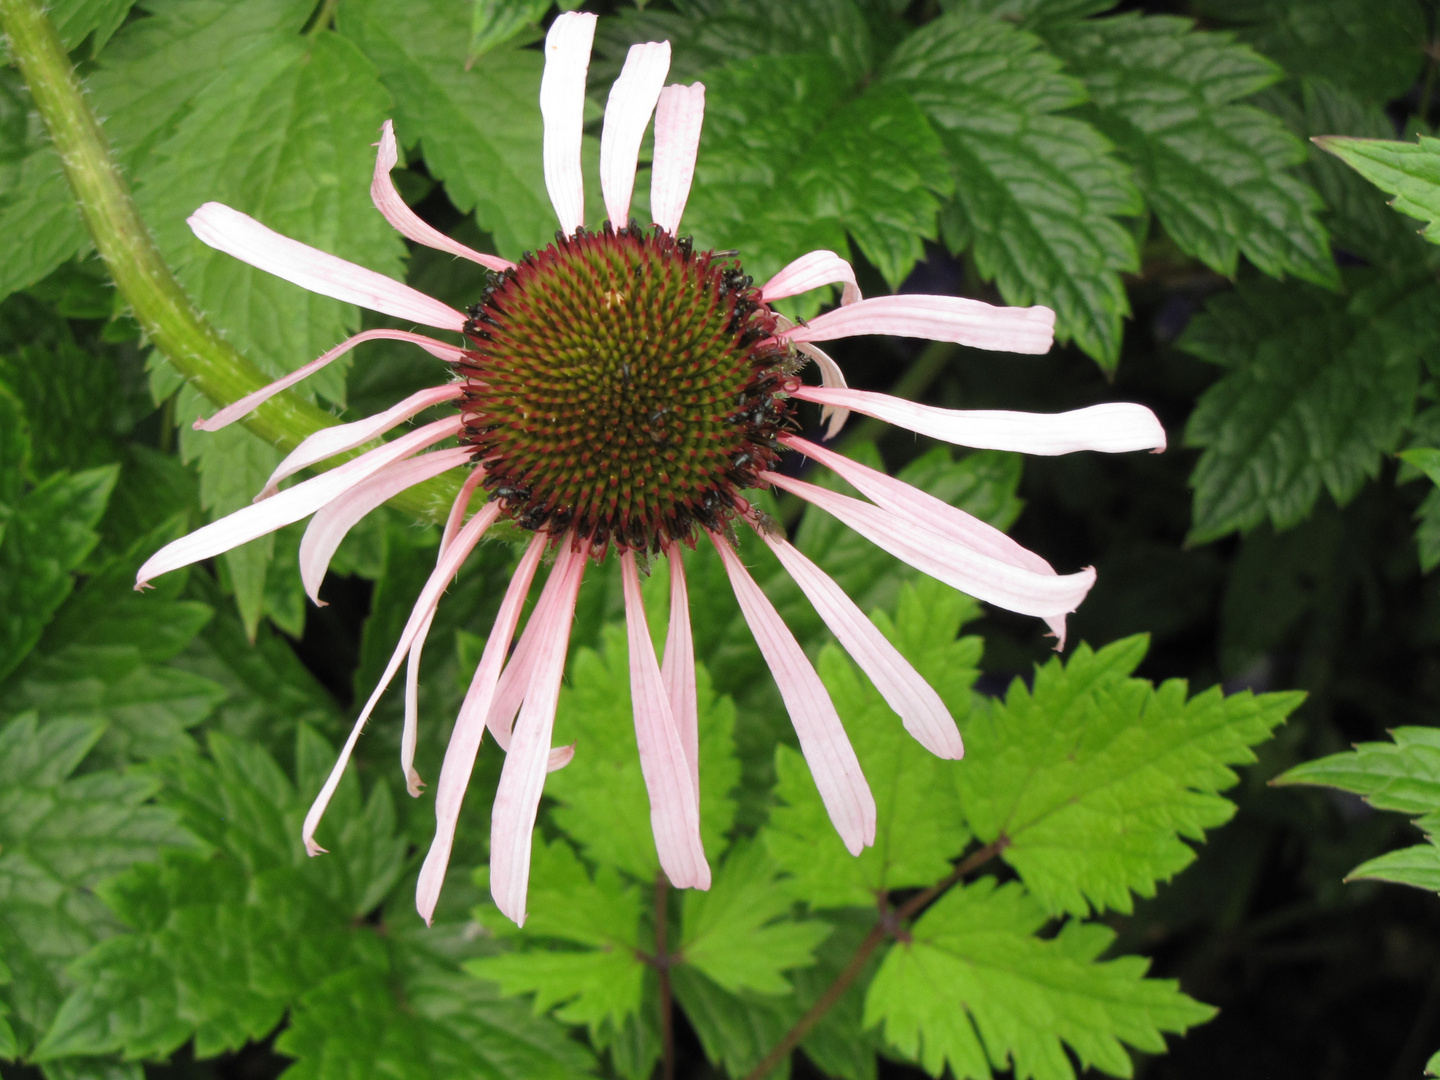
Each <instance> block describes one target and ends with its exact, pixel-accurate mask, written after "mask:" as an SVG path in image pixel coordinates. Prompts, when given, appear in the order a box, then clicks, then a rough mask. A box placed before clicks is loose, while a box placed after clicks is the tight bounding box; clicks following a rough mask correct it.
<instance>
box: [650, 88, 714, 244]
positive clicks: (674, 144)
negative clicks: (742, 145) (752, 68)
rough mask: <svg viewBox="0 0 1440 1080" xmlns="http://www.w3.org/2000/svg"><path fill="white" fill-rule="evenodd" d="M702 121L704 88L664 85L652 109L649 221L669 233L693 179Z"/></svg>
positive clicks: (677, 226) (675, 230) (677, 228)
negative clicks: (653, 147) (652, 136)
mask: <svg viewBox="0 0 1440 1080" xmlns="http://www.w3.org/2000/svg"><path fill="white" fill-rule="evenodd" d="M704 120H705V87H704V85H703V84H702V83H698V82H697V83H692V84H690V85H689V86H678V85H677V86H667V87H665V89H664V90H662V91H661V92H660V102H659V104H658V105H657V106H656V107H655V159H654V163H653V164H652V165H651V168H650V218H651V220H652V221H654V222H655V224H656V225H659V226H660V227H661V228H662V229H665V230H666V231H667V232H670V233H678V232H679V231H680V219H681V218H682V217H683V216H684V214H685V204H686V202H688V201H689V199H690V184H691V183H692V182H693V181H694V179H695V156H696V153H697V152H698V151H699V149H700V128H701V125H702V124H703V123H704Z"/></svg>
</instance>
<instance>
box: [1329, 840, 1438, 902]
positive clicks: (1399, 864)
mask: <svg viewBox="0 0 1440 1080" xmlns="http://www.w3.org/2000/svg"><path fill="white" fill-rule="evenodd" d="M1363 878H1369V879H1371V880H1374V881H1393V882H1395V883H1396V884H1397V885H1414V886H1415V887H1416V888H1417V889H1428V890H1430V891H1431V892H1440V848H1437V847H1436V846H1435V845H1434V844H1416V845H1415V846H1414V847H1408V848H1402V849H1401V850H1399V851H1391V852H1387V853H1386V854H1384V855H1380V856H1377V857H1376V858H1373V859H1369V860H1367V861H1366V862H1363V863H1361V864H1360V865H1359V866H1357V867H1356V868H1355V869H1354V870H1351V871H1350V873H1348V874H1347V875H1345V880H1346V881H1354V880H1357V879H1363Z"/></svg>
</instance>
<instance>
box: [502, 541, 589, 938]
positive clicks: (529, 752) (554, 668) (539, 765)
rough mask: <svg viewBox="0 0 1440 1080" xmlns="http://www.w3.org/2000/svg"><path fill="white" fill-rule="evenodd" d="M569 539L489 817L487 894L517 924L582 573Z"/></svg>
mask: <svg viewBox="0 0 1440 1080" xmlns="http://www.w3.org/2000/svg"><path fill="white" fill-rule="evenodd" d="M569 541H570V538H569V537H566V539H565V542H563V543H562V545H561V548H560V554H559V557H558V558H557V559H556V560H555V567H554V569H552V570H551V572H550V579H549V580H548V581H547V582H545V591H544V592H543V593H542V594H541V597H540V603H539V605H538V606H537V608H536V615H537V616H539V617H540V618H541V619H542V620H543V623H544V630H543V632H542V634H541V636H540V637H539V639H538V640H537V642H536V645H535V651H536V654H537V658H536V661H535V665H534V668H533V670H532V671H531V678H530V685H529V687H528V688H527V689H526V693H525V704H524V706H523V707H522V708H521V710H520V719H519V721H518V722H517V723H516V725H515V733H514V738H513V739H512V740H511V742H510V752H509V753H508V754H507V755H506V756H505V767H504V768H503V769H502V770H501V773H500V786H499V788H498V790H497V791H496V793H495V809H494V812H493V814H492V816H491V819H490V821H491V824H490V894H491V896H493V897H494V898H495V905H496V906H497V907H498V908H499V909H500V910H501V911H502V912H503V913H504V914H505V915H506V916H507V917H508V918H509V919H510V920H511V921H512V922H514V923H515V924H516V925H517V926H524V925H525V894H526V892H527V891H528V889H529V884H530V845H531V841H532V838H533V834H534V830H535V814H536V812H537V811H538V810H539V807H540V794H541V792H542V791H543V790H544V788H545V773H546V772H547V771H548V766H549V759H550V737H551V732H552V731H553V730H554V726H555V706H556V704H557V702H558V701H559V698H560V679H561V676H562V675H563V674H564V672H565V653H566V647H567V645H568V644H569V640H570V624H571V622H572V621H573V620H574V617H575V598H576V596H577V595H578V594H579V591H580V579H581V578H582V577H583V576H584V573H585V558H584V556H582V555H578V554H577V553H576V552H575V551H574V550H572V546H571V543H570V542H569ZM542 607H543V609H544V610H543V614H542V613H541V608H542Z"/></svg>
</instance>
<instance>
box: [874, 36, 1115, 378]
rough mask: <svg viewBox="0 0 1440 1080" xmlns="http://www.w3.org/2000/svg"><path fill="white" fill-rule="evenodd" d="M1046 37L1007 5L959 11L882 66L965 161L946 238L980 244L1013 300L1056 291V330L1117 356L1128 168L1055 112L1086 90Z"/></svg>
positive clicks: (955, 243) (987, 269) (1049, 301)
mask: <svg viewBox="0 0 1440 1080" xmlns="http://www.w3.org/2000/svg"><path fill="white" fill-rule="evenodd" d="M1060 68H1061V63H1060V61H1059V60H1058V59H1057V58H1056V57H1054V56H1051V55H1050V54H1049V53H1048V52H1046V51H1045V50H1044V49H1042V48H1041V47H1040V39H1039V38H1037V37H1035V36H1034V35H1032V34H1028V33H1025V32H1024V31H1021V30H1018V29H1016V28H1015V27H1014V26H1012V25H1011V24H1010V23H1008V22H1004V21H1002V20H1000V19H992V18H986V17H983V16H977V15H974V14H968V13H963V12H955V13H953V14H950V15H946V16H944V17H942V18H940V19H937V20H935V21H934V22H932V23H929V24H928V25H926V26H924V27H922V28H921V29H920V30H917V31H916V32H915V33H913V34H911V35H910V37H909V38H907V39H906V41H905V42H904V44H903V45H901V47H900V48H899V49H898V50H896V52H895V54H894V55H893V56H892V57H891V58H890V61H889V63H888V64H887V66H886V70H885V75H884V78H885V80H886V81H887V82H889V83H890V84H892V85H896V86H900V87H902V88H904V89H905V90H906V91H907V92H908V93H909V94H910V95H911V96H912V97H913V98H914V100H915V102H916V104H918V105H919V106H920V108H921V109H922V110H923V111H924V113H925V115H926V116H927V117H929V119H930V122H931V123H932V124H934V125H935V128H936V129H937V130H938V131H939V133H940V136H941V139H942V141H943V142H944V144H945V149H946V151H947V153H948V155H949V158H950V165H951V168H952V169H953V171H954V173H955V180H956V194H955V201H954V203H953V204H951V206H950V207H948V208H947V210H946V212H945V214H944V215H943V216H942V228H943V230H944V233H945V239H946V242H947V243H948V244H949V245H950V247H951V249H952V250H954V251H956V252H957V253H958V252H960V251H963V250H965V249H967V248H968V249H970V250H971V252H972V253H973V257H974V259H975V264H976V266H977V267H978V269H979V270H980V273H981V274H982V275H984V276H985V277H986V278H993V279H994V280H995V282H996V284H997V285H998V286H999V288H1000V292H1001V294H1002V295H1003V296H1004V297H1005V300H1006V302H1007V303H1011V304H1036V303H1038V304H1046V305H1048V306H1050V307H1053V308H1054V309H1055V312H1056V327H1055V329H1056V336H1057V338H1058V339H1059V340H1061V341H1067V340H1069V339H1071V338H1073V339H1074V340H1075V343H1076V344H1077V345H1079V346H1080V348H1082V349H1084V350H1085V351H1086V352H1087V353H1089V354H1090V355H1091V356H1093V357H1094V358H1095V359H1096V361H1098V362H1099V364H1100V365H1101V367H1103V368H1104V369H1106V370H1107V371H1109V370H1113V369H1114V367H1115V365H1116V363H1117V362H1118V361H1119V356H1120V337H1121V322H1122V320H1123V319H1124V318H1125V316H1126V315H1128V314H1129V313H1130V306H1129V302H1128V301H1127V300H1126V298H1125V289H1124V287H1123V285H1122V283H1121V281H1120V274H1121V273H1122V272H1124V271H1130V270H1135V269H1138V267H1139V259H1138V255H1137V253H1136V249H1135V241H1134V237H1133V235H1132V234H1131V232H1130V231H1129V230H1128V229H1127V228H1126V227H1125V226H1123V225H1122V224H1121V223H1120V222H1118V221H1116V220H1115V215H1132V214H1139V213H1140V212H1141V209H1142V204H1141V202H1140V196H1139V193H1138V191H1137V190H1136V189H1135V186H1134V184H1133V183H1132V181H1131V179H1130V170H1129V169H1128V168H1126V167H1125V166H1124V165H1123V164H1122V163H1121V162H1120V161H1118V160H1117V159H1116V158H1115V157H1114V155H1113V154H1112V152H1111V151H1112V147H1111V145H1110V143H1109V142H1108V141H1107V140H1106V139H1105V138H1104V137H1103V136H1102V135H1101V134H1100V133H1099V132H1097V131H1096V130H1095V129H1094V128H1092V127H1090V126H1089V125H1088V124H1085V123H1082V122H1081V121H1079V120H1075V119H1073V118H1070V117H1065V116H1057V115H1055V114H1056V113H1057V112H1059V111H1061V110H1063V109H1068V108H1072V107H1074V106H1076V105H1079V104H1081V103H1082V102H1083V101H1084V100H1085V96H1086V95H1085V88H1084V86H1083V85H1082V84H1081V83H1080V82H1079V81H1078V80H1076V79H1074V78H1072V77H1070V76H1068V75H1065V74H1063V73H1062V72H1061V70H1060Z"/></svg>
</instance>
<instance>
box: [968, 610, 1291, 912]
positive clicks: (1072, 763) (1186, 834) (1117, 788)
mask: <svg viewBox="0 0 1440 1080" xmlns="http://www.w3.org/2000/svg"><path fill="white" fill-rule="evenodd" d="M1147 645H1148V642H1147V640H1146V638H1144V637H1143V636H1141V637H1133V638H1127V639H1125V640H1122V641H1118V642H1116V643H1114V644H1113V645H1108V646H1106V647H1105V648H1103V649H1101V650H1100V651H1099V652H1093V651H1092V650H1091V649H1090V648H1089V646H1086V645H1081V646H1080V647H1079V648H1077V649H1076V650H1075V651H1074V653H1073V654H1072V655H1071V657H1070V659H1069V662H1068V663H1066V664H1064V665H1062V664H1061V662H1060V661H1059V660H1058V659H1054V660H1051V661H1050V662H1049V663H1047V664H1045V666H1043V667H1041V668H1040V669H1039V670H1038V671H1037V672H1036V675H1035V683H1034V689H1033V690H1030V689H1027V688H1026V686H1025V684H1024V683H1022V682H1020V681H1019V680H1016V681H1015V682H1014V683H1013V684H1012V685H1011V687H1010V691H1009V693H1008V694H1007V695H1006V697H1005V700H1004V702H1003V703H1002V702H998V701H997V702H995V703H993V704H991V705H990V706H989V707H988V708H985V709H977V710H976V712H975V714H974V717H973V719H972V720H971V722H970V725H969V726H968V727H967V728H966V729H965V742H966V750H967V752H968V753H967V757H966V760H965V761H964V762H963V763H962V765H961V766H960V768H959V769H958V770H957V771H956V777H957V786H958V789H959V793H960V800H961V802H962V804H963V805H964V808H965V815H966V818H967V819H968V820H969V823H970V827H971V828H972V829H973V830H974V832H975V835H976V837H977V838H978V839H980V840H983V841H985V842H987V843H990V842H993V841H996V840H998V839H999V838H1001V837H1005V838H1007V839H1008V841H1009V843H1008V846H1007V847H1006V848H1005V849H1004V853H1003V855H1004V858H1005V861H1006V862H1008V863H1010V865H1011V866H1013V867H1014V868H1015V869H1016V870H1017V871H1018V872H1019V874H1020V878H1021V880H1022V881H1024V883H1025V885H1026V887H1027V888H1028V889H1029V890H1030V892H1031V893H1032V894H1033V895H1034V897H1035V899H1036V901H1037V902H1038V903H1040V904H1042V905H1043V906H1044V907H1045V908H1046V909H1047V910H1048V911H1050V912H1052V913H1055V914H1058V913H1060V912H1070V913H1071V914H1074V915H1084V914H1087V913H1088V912H1089V911H1090V910H1091V909H1092V908H1093V909H1094V910H1096V911H1100V910H1103V909H1105V908H1113V909H1115V910H1118V911H1124V912H1129V911H1131V910H1132V907H1133V903H1134V902H1133V899H1132V895H1131V894H1132V893H1138V894H1139V895H1141V896H1154V895H1155V886H1156V884H1157V882H1159V881H1164V880H1169V879H1170V878H1171V877H1173V876H1174V875H1175V874H1177V873H1178V872H1179V871H1181V870H1182V869H1184V868H1185V867H1186V866H1188V865H1189V864H1190V863H1191V862H1193V861H1194V859H1195V852H1194V850H1193V849H1192V848H1191V847H1190V846H1189V845H1188V844H1186V843H1185V842H1184V841H1185V840H1191V841H1198V840H1200V839H1201V838H1202V837H1203V836H1204V834H1205V831H1206V830H1207V829H1213V828H1215V827H1217V826H1219V825H1222V824H1224V823H1225V822H1226V821H1228V820H1229V819H1230V817H1231V815H1232V814H1234V812H1235V807H1234V805H1233V804H1232V803H1230V802H1229V801H1228V800H1227V799H1224V798H1222V797H1220V795H1219V794H1218V792H1219V791H1221V790H1223V789H1225V788H1227V787H1230V786H1231V785H1233V784H1234V783H1236V781H1237V777H1236V775H1235V773H1234V771H1233V770H1232V768H1231V766H1234V765H1239V764H1245V763H1249V762H1251V761H1254V760H1255V757H1254V754H1253V753H1252V752H1251V751H1250V747H1251V746H1253V745H1254V744H1256V743H1259V742H1262V741H1264V740H1265V739H1267V738H1269V736H1270V732H1271V729H1272V728H1274V727H1275V726H1276V725H1277V724H1279V723H1281V722H1282V721H1283V720H1284V719H1285V717H1286V716H1287V715H1288V714H1289V713H1290V712H1291V711H1292V710H1293V709H1295V707H1296V706H1298V705H1299V703H1300V701H1301V698H1302V695H1300V694H1298V693H1288V694H1262V695H1260V696H1258V697H1256V696H1254V695H1252V694H1250V693H1249V692H1248V691H1247V692H1244V693H1240V694H1232V695H1231V696H1229V697H1225V696H1224V695H1223V694H1222V693H1221V691H1220V689H1219V687H1212V688H1211V689H1209V690H1207V691H1205V692H1203V693H1201V694H1198V695H1196V696H1195V697H1193V698H1190V699H1189V700H1187V688H1186V685H1185V683H1184V682H1183V681H1182V680H1179V679H1172V680H1169V681H1167V682H1165V683H1163V684H1161V685H1160V686H1159V687H1158V688H1156V687H1154V686H1152V685H1151V684H1150V683H1149V682H1147V681H1145V680H1143V679H1134V678H1130V677H1129V676H1130V673H1131V672H1132V671H1133V670H1134V669H1135V667H1136V665H1138V664H1139V663H1140V661H1141V659H1142V658H1143V657H1144V655H1145V650H1146V647H1147Z"/></svg>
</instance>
